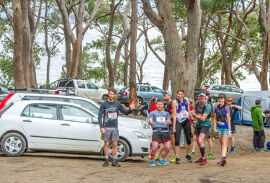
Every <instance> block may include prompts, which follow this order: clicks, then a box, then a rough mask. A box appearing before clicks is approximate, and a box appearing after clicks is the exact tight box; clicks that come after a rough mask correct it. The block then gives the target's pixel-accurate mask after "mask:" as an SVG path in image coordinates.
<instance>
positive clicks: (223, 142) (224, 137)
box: [221, 135, 228, 157]
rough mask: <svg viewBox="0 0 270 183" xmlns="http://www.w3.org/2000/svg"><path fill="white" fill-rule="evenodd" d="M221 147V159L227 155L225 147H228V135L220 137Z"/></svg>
mask: <svg viewBox="0 0 270 183" xmlns="http://www.w3.org/2000/svg"><path fill="white" fill-rule="evenodd" d="M221 139H222V140H221V142H222V143H221V146H222V148H221V150H222V154H221V155H222V157H226V155H227V146H228V135H223V136H221Z"/></svg>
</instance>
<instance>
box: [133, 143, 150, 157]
mask: <svg viewBox="0 0 270 183" xmlns="http://www.w3.org/2000/svg"><path fill="white" fill-rule="evenodd" d="M150 144H151V142H150V141H149V140H148V139H138V140H137V143H136V144H134V145H133V146H132V156H146V155H148V154H149V152H150Z"/></svg>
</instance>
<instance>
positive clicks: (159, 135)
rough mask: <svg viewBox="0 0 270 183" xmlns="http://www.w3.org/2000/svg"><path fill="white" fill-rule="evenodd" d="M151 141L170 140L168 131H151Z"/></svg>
mask: <svg viewBox="0 0 270 183" xmlns="http://www.w3.org/2000/svg"><path fill="white" fill-rule="evenodd" d="M152 141H155V142H168V141H170V135H169V133H168V132H153V136H152Z"/></svg>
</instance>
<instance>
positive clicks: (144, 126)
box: [141, 121, 151, 129]
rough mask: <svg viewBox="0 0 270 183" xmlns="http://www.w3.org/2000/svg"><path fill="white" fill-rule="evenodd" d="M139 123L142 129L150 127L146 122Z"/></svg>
mask: <svg viewBox="0 0 270 183" xmlns="http://www.w3.org/2000/svg"><path fill="white" fill-rule="evenodd" d="M141 123H142V127H143V128H144V129H151V126H150V125H149V124H148V123H147V122H145V121H141Z"/></svg>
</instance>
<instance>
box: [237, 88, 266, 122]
mask: <svg viewBox="0 0 270 183" xmlns="http://www.w3.org/2000/svg"><path fill="white" fill-rule="evenodd" d="M258 99H260V100H261V101H262V111H265V110H266V109H270V91H247V92H245V93H243V95H242V96H241V98H240V99H239V100H238V101H237V105H239V106H242V108H243V110H242V111H237V112H236V116H235V123H238V124H250V125H251V124H252V119H251V112H250V108H251V107H252V106H253V105H255V101H256V100H258Z"/></svg>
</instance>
